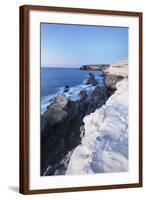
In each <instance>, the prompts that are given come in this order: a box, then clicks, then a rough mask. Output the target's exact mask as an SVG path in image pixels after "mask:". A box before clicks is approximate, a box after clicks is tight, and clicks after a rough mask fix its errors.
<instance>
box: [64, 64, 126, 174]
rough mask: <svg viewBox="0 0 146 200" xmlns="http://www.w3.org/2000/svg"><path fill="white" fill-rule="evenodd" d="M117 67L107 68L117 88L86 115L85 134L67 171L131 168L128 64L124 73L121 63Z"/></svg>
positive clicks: (109, 84) (112, 86)
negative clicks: (119, 69)
mask: <svg viewBox="0 0 146 200" xmlns="http://www.w3.org/2000/svg"><path fill="white" fill-rule="evenodd" d="M114 68H115V69H114V71H113V70H112V67H111V68H109V71H108V73H107V72H106V74H105V84H106V85H107V87H108V88H110V89H111V90H115V92H114V93H113V94H112V95H111V96H110V97H109V98H108V100H107V101H106V104H105V105H103V106H102V107H101V108H100V109H96V111H95V112H94V113H91V114H89V115H87V116H85V117H84V119H83V121H84V128H83V130H82V131H83V135H84V137H83V138H82V141H81V144H80V145H78V146H77V147H76V148H75V149H74V151H73V153H72V155H71V158H70V161H69V164H68V168H67V171H66V174H67V175H70V174H94V173H105V172H125V171H127V170H128V78H127V77H128V73H127V72H128V70H127V68H128V65H124V66H121V68H122V73H120V76H119V73H117V71H118V68H119V63H118V65H115V66H114ZM109 72H111V73H109ZM106 79H107V80H106ZM122 79H123V80H122Z"/></svg>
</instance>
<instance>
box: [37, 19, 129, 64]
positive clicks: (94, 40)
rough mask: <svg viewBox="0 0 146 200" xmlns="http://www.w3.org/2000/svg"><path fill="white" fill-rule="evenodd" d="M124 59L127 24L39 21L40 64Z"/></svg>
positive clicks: (96, 62) (107, 61) (126, 57)
mask: <svg viewBox="0 0 146 200" xmlns="http://www.w3.org/2000/svg"><path fill="white" fill-rule="evenodd" d="M122 59H128V28H119V27H103V26H87V25H86V26H83V25H64V24H44V23H41V66H42V67H79V66H81V65H83V64H110V63H113V62H116V61H118V60H122Z"/></svg>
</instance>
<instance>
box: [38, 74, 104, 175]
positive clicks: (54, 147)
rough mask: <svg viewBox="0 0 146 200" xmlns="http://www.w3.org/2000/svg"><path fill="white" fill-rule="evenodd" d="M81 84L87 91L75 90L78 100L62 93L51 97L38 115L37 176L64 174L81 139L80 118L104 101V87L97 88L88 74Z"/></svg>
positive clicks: (81, 120) (94, 80)
mask: <svg viewBox="0 0 146 200" xmlns="http://www.w3.org/2000/svg"><path fill="white" fill-rule="evenodd" d="M85 85H89V88H90V89H88V90H86V89H83V90H81V91H79V94H78V96H79V99H78V100H76V101H71V100H70V99H68V98H67V97H66V96H65V92H66V88H67V89H68V90H69V87H67V86H65V89H64V91H63V93H62V94H61V95H59V96H57V97H55V98H54V100H53V102H52V103H51V104H50V105H49V106H48V108H47V110H46V112H44V114H42V115H41V175H44V176H47V175H54V174H55V175H61V174H65V173H66V168H67V165H68V162H69V158H70V155H71V153H72V151H73V149H74V148H75V147H76V146H78V145H79V144H80V142H81V138H82V136H83V135H82V134H83V133H82V128H83V125H84V122H83V118H84V116H86V115H88V114H89V113H91V112H94V111H95V110H96V109H97V108H100V107H101V106H102V105H103V104H104V103H105V102H106V100H107V98H108V97H107V94H106V87H104V86H99V85H98V81H97V80H96V79H95V77H94V75H93V74H92V73H89V76H88V79H87V81H86V83H85Z"/></svg>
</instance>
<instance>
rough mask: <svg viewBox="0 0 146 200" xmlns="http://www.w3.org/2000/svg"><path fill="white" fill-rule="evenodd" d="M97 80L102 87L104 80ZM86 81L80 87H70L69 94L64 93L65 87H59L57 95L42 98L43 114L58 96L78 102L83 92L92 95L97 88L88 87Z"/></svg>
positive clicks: (98, 78)
mask: <svg viewBox="0 0 146 200" xmlns="http://www.w3.org/2000/svg"><path fill="white" fill-rule="evenodd" d="M95 78H97V80H98V81H99V85H101V86H102V85H103V79H102V78H101V77H99V76H98V77H95ZM85 81H86V80H84V81H83V83H82V84H80V85H77V86H73V87H70V88H69V91H68V92H65V93H64V92H63V91H64V87H59V88H58V90H57V92H56V93H54V94H51V95H47V96H44V97H42V99H41V114H43V113H44V112H45V111H46V110H47V106H49V105H50V104H51V103H52V102H53V101H54V98H55V97H56V96H58V95H61V94H64V95H65V96H66V97H67V98H68V99H70V100H71V101H77V100H79V99H80V97H79V93H80V91H81V90H85V91H86V92H87V94H88V95H90V93H92V91H93V90H94V88H95V87H96V86H92V85H91V84H89V85H86V84H85Z"/></svg>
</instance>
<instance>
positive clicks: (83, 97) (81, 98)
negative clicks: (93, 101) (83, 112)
mask: <svg viewBox="0 0 146 200" xmlns="http://www.w3.org/2000/svg"><path fill="white" fill-rule="evenodd" d="M87 96H88V95H87V92H86V90H81V91H80V92H79V97H80V100H85V99H86V98H87Z"/></svg>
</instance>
